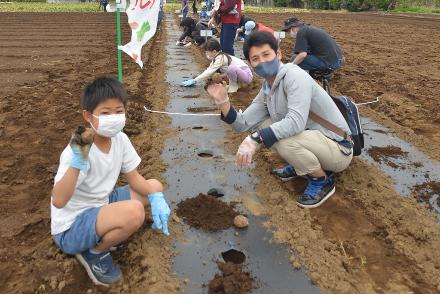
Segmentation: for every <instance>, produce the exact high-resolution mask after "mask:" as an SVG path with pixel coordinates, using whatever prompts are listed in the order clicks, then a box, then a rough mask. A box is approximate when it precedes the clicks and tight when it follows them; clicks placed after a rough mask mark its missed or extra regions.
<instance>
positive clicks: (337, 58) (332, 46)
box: [283, 17, 344, 71]
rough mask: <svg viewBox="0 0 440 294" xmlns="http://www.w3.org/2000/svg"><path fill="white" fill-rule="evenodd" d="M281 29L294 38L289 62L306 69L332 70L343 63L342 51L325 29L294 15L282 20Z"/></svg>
mask: <svg viewBox="0 0 440 294" xmlns="http://www.w3.org/2000/svg"><path fill="white" fill-rule="evenodd" d="M283 31H285V32H290V35H291V36H292V37H294V38H296V42H295V50H294V55H293V56H292V59H291V62H293V63H294V64H297V65H298V66H299V67H301V68H302V69H304V70H306V71H334V70H336V69H338V68H340V67H341V66H342V65H343V63H344V57H343V51H342V49H341V48H340V47H339V46H338V45H337V44H336V42H335V40H333V38H332V37H331V36H330V35H329V34H327V33H326V32H325V31H323V30H321V29H319V28H315V27H313V26H311V25H306V24H304V23H303V22H302V21H299V20H298V19H297V18H296V17H291V18H288V19H286V20H285V21H284V28H283Z"/></svg>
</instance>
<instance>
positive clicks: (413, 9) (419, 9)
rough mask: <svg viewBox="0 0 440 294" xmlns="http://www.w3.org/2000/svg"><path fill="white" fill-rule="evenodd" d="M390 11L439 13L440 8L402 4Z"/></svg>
mask: <svg viewBox="0 0 440 294" xmlns="http://www.w3.org/2000/svg"><path fill="white" fill-rule="evenodd" d="M392 12H403V13H440V8H438V7H437V8H436V7H421V6H412V7H411V6H402V7H396V8H395V9H394V10H392Z"/></svg>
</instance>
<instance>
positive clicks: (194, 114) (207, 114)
mask: <svg viewBox="0 0 440 294" xmlns="http://www.w3.org/2000/svg"><path fill="white" fill-rule="evenodd" d="M376 102H379V97H376V100H373V101H369V102H362V103H355V104H356V106H360V105H367V104H372V103H376ZM144 109H145V111H148V112H152V113H160V114H168V115H182V116H220V113H181V112H168V111H158V110H152V109H148V108H147V107H146V106H144ZM240 112H241V110H240Z"/></svg>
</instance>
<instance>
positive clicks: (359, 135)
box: [332, 96, 364, 156]
mask: <svg viewBox="0 0 440 294" xmlns="http://www.w3.org/2000/svg"><path fill="white" fill-rule="evenodd" d="M332 99H333V101H334V102H335V104H336V106H337V107H338V108H339V111H340V112H341V113H342V115H343V116H344V118H345V120H346V121H347V124H348V127H349V128H350V131H351V136H350V137H351V139H352V141H353V155H354V156H358V155H360V154H361V152H362V148H364V132H363V131H362V124H361V119H360V117H359V110H358V107H357V105H356V104H355V103H354V102H353V101H351V99H350V98H349V97H347V96H332Z"/></svg>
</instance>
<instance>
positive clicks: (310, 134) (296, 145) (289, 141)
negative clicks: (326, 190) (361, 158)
mask: <svg viewBox="0 0 440 294" xmlns="http://www.w3.org/2000/svg"><path fill="white" fill-rule="evenodd" d="M271 124H272V121H271V120H270V119H267V120H265V121H264V122H262V123H261V124H260V126H259V128H260V129H262V128H265V127H268V126H270V125H271ZM341 149H342V151H345V152H349V151H350V149H348V148H345V147H343V146H341V145H339V144H338V143H336V142H335V141H333V140H331V139H329V138H327V137H326V136H324V135H323V134H322V133H321V132H320V131H317V130H305V131H303V132H301V133H299V134H297V135H295V136H292V137H289V138H285V139H282V140H279V141H278V142H276V143H275V144H274V145H273V146H272V147H271V150H272V151H275V152H277V153H278V154H279V155H280V156H281V157H282V158H284V160H286V161H287V162H288V163H290V164H291V165H293V167H294V169H295V172H296V173H297V174H298V175H300V176H302V175H306V174H310V173H313V172H316V171H318V170H320V169H321V168H322V169H323V170H326V171H332V172H340V171H343V170H344V169H346V168H347V167H348V165H349V164H350V162H351V159H352V158H353V153H351V154H350V155H348V156H347V155H344V154H343V153H342V152H341Z"/></svg>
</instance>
